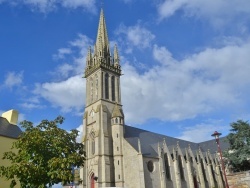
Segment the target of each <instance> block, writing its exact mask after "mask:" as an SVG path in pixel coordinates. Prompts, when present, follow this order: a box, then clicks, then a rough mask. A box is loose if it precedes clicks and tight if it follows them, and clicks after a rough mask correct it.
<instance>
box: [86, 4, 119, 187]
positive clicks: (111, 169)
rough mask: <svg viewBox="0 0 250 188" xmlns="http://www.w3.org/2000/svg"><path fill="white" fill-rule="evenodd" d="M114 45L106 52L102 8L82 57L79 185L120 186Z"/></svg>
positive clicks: (105, 32) (105, 31)
mask: <svg viewBox="0 0 250 188" xmlns="http://www.w3.org/2000/svg"><path fill="white" fill-rule="evenodd" d="M120 76H121V66H120V60H119V54H118V49H117V46H116V45H115V46H114V51H113V54H111V52H110V47H109V40H108V33H107V28H106V23H105V17H104V12H103V9H101V13H100V20H99V25H98V31H97V37H96V43H95V45H94V48H91V47H89V49H88V54H87V58H86V67H85V75H84V77H85V78H86V106H85V113H84V118H83V125H84V138H83V142H84V145H85V150H86V161H85V164H84V168H83V177H82V179H83V187H87V188H94V187H96V188H97V187H114V186H123V182H124V177H123V164H122V163H123V162H122V161H123V155H122V139H123V125H124V115H123V111H122V105H121V89H120Z"/></svg>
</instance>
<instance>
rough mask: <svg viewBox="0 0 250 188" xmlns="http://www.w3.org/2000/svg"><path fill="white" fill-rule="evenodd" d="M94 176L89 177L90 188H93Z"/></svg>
mask: <svg viewBox="0 0 250 188" xmlns="http://www.w3.org/2000/svg"><path fill="white" fill-rule="evenodd" d="M94 177H95V176H94V174H92V176H91V181H90V188H95V179H94Z"/></svg>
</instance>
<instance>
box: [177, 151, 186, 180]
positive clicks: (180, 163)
mask: <svg viewBox="0 0 250 188" xmlns="http://www.w3.org/2000/svg"><path fill="white" fill-rule="evenodd" d="M178 163H179V170H180V176H181V179H182V180H184V179H185V177H184V170H183V165H182V159H181V156H180V155H178Z"/></svg>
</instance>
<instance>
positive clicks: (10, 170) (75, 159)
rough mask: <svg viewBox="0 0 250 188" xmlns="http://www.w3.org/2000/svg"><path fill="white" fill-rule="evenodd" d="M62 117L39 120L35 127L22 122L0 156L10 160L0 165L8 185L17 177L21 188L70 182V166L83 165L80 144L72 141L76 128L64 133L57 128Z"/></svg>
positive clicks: (14, 181)
mask: <svg viewBox="0 0 250 188" xmlns="http://www.w3.org/2000/svg"><path fill="white" fill-rule="evenodd" d="M63 121H64V118H63V117H61V116H59V117H57V118H56V119H55V120H54V121H48V120H42V121H41V123H40V124H39V125H37V126H34V125H33V123H32V122H29V121H23V122H21V123H20V124H21V126H22V128H23V129H24V131H23V133H22V134H21V136H20V137H19V139H18V140H17V141H16V142H14V143H13V146H12V149H16V150H17V152H13V151H9V152H5V153H4V157H3V159H5V160H10V161H11V165H10V166H7V167H5V166H1V167H0V176H2V177H6V178H7V179H8V180H12V181H11V185H10V187H14V186H15V185H16V180H19V182H20V184H21V187H24V188H44V187H46V186H52V185H53V184H56V183H60V182H62V183H64V184H65V183H69V182H72V181H73V179H74V177H73V174H72V166H75V167H79V166H83V164H84V160H85V157H84V151H83V144H81V143H77V142H76V137H77V136H78V131H77V130H71V131H70V132H67V131H65V130H63V129H60V128H58V124H62V123H63Z"/></svg>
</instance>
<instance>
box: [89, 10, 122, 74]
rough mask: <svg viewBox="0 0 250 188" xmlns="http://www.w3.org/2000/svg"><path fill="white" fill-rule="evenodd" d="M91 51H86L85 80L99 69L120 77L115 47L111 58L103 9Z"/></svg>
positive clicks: (118, 60)
mask: <svg viewBox="0 0 250 188" xmlns="http://www.w3.org/2000/svg"><path fill="white" fill-rule="evenodd" d="M93 49H94V52H92V51H91V49H89V50H88V55H87V58H86V67H85V75H84V77H85V78H87V77H88V76H89V75H91V74H92V73H93V72H95V71H96V70H97V69H99V68H102V69H106V70H108V71H110V72H112V73H114V74H116V75H119V76H121V66H120V59H119V55H118V49H117V46H115V47H114V54H113V58H112V57H111V53H110V48H109V40H108V32H107V28H106V22H105V17H104V12H103V9H101V13H100V20H99V24H98V31H97V37H96V43H95V45H94V47H93Z"/></svg>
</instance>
